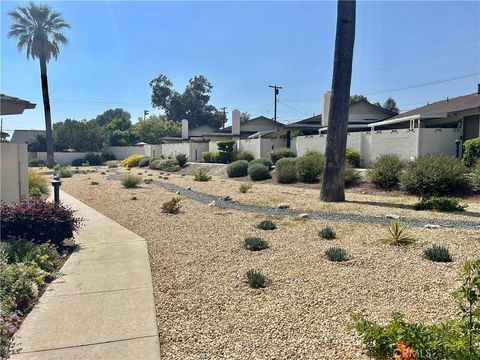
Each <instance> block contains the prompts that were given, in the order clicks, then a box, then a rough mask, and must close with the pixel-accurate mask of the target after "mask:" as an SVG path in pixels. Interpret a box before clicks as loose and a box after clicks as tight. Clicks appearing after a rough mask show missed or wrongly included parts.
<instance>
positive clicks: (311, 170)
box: [296, 151, 324, 183]
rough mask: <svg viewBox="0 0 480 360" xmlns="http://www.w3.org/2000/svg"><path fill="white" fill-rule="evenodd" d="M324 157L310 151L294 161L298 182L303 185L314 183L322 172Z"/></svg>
mask: <svg viewBox="0 0 480 360" xmlns="http://www.w3.org/2000/svg"><path fill="white" fill-rule="evenodd" d="M323 160H324V156H323V155H322V154H320V153H318V152H314V151H310V152H308V153H307V154H305V155H303V156H302V157H299V158H298V159H297V161H296V166H297V177H298V180H300V181H301V182H305V183H314V182H315V181H317V179H318V176H319V175H320V174H321V172H322V168H323Z"/></svg>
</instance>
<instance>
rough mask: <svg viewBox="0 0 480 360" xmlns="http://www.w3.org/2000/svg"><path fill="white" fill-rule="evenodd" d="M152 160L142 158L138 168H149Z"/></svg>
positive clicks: (146, 157) (147, 157)
mask: <svg viewBox="0 0 480 360" xmlns="http://www.w3.org/2000/svg"><path fill="white" fill-rule="evenodd" d="M150 160H151V157H149V156H145V157H143V158H141V159H140V160H139V161H138V167H141V168H143V167H147V166H149V165H150Z"/></svg>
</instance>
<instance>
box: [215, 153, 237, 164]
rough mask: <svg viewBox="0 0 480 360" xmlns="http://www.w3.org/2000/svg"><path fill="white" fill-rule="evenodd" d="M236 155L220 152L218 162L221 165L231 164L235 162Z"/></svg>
mask: <svg viewBox="0 0 480 360" xmlns="http://www.w3.org/2000/svg"><path fill="white" fill-rule="evenodd" d="M233 158H234V154H233V152H226V151H219V152H218V162H219V163H220V164H230V163H231V162H232V161H233Z"/></svg>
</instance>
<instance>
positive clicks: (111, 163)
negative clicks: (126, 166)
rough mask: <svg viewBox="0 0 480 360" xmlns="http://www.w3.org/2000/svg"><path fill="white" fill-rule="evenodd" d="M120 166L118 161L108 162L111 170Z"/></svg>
mask: <svg viewBox="0 0 480 360" xmlns="http://www.w3.org/2000/svg"><path fill="white" fill-rule="evenodd" d="M118 164H119V163H118V161H109V162H108V168H109V169H113V168H117V167H118Z"/></svg>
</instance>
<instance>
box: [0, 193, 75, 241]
mask: <svg viewBox="0 0 480 360" xmlns="http://www.w3.org/2000/svg"><path fill="white" fill-rule="evenodd" d="M81 221H82V219H81V218H77V217H75V216H74V211H73V210H72V209H70V208H69V207H65V206H62V205H56V204H55V203H52V202H49V201H46V200H43V199H38V200H30V202H27V201H22V202H20V203H17V204H12V205H8V204H4V203H2V205H1V225H0V232H1V238H2V239H5V240H8V239H9V238H23V239H26V240H30V241H32V242H34V243H38V244H41V243H45V242H47V241H50V243H51V244H53V245H55V246H61V245H62V243H63V240H65V239H70V238H73V232H74V231H76V230H78V228H79V227H80V223H81Z"/></svg>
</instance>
